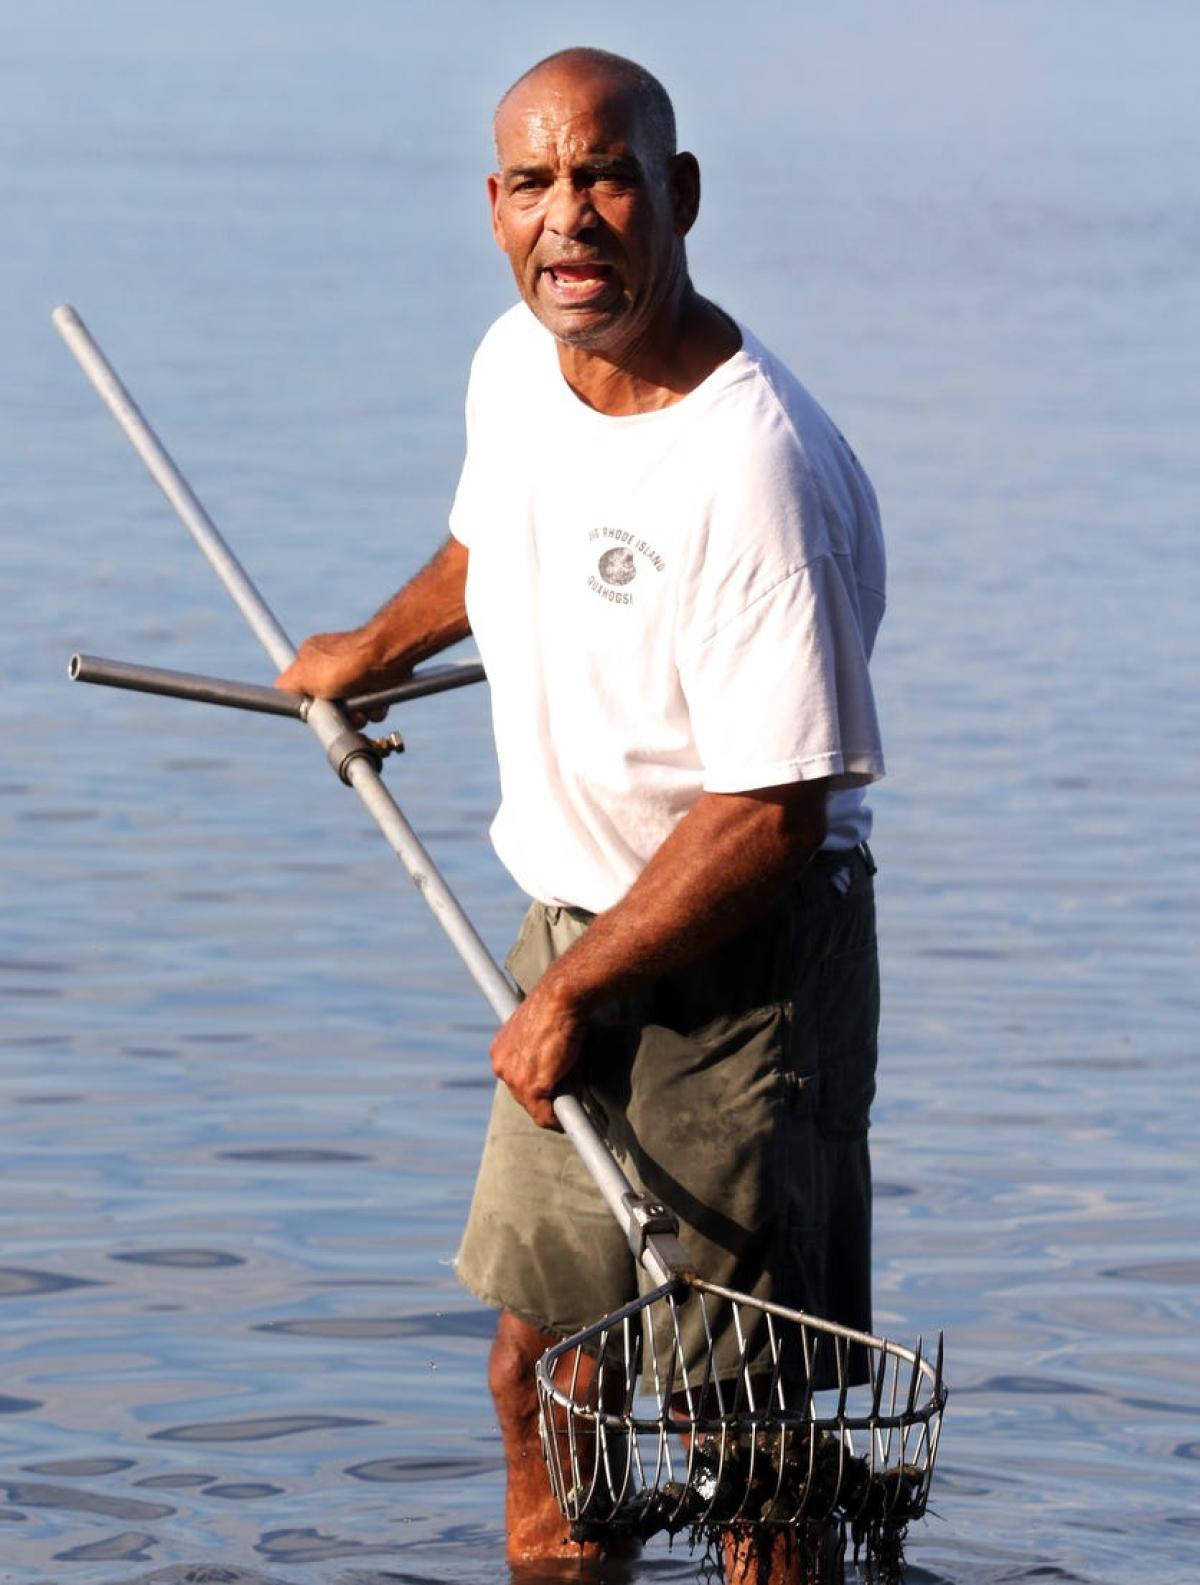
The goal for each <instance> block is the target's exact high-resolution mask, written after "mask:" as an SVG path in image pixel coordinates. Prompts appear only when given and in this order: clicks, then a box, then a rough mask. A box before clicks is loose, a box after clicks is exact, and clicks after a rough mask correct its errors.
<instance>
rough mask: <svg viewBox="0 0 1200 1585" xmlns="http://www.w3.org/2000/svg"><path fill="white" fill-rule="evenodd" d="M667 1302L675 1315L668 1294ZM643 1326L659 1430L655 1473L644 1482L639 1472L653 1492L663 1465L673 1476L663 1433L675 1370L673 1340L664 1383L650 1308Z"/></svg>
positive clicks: (668, 1441) (667, 1419) (669, 1409)
mask: <svg viewBox="0 0 1200 1585" xmlns="http://www.w3.org/2000/svg"><path fill="white" fill-rule="evenodd" d="M667 1303H668V1304H669V1305H670V1306H671V1308H672V1317H673V1316H674V1301H673V1300H672V1299H670V1298H669V1297H668V1299H667ZM643 1326H644V1331H645V1333H646V1334H648V1337H649V1344H650V1367H651V1371H652V1374H653V1379H654V1395H655V1397H656V1399H657V1400H658V1414H657V1416H656V1419H657V1422H658V1427H659V1431H658V1435H657V1436H656V1438H655V1454H654V1473H653V1476H652V1477H651V1478H650V1480H649V1481H647V1480H646V1473H645V1470H644V1469H643V1470H640V1471H639V1473H640V1475H641V1478H642V1481H643V1482H644V1483H645V1484H647V1485H649V1486H651V1487H652V1488H653V1489H654V1490H655V1491H657V1490H658V1487H659V1482H660V1481H661V1479H662V1473H663V1468H664V1466H665V1468H666V1471H667V1478H668V1479H669V1480H674V1478H675V1466H674V1463H673V1460H672V1456H671V1441H670V1437H669V1436H668V1435H667V1434H666V1432H667V1428H668V1427H669V1426H670V1423H671V1383H672V1381H673V1380H674V1373H675V1343H674V1342H672V1344H671V1356H670V1367H671V1368H670V1370H669V1371H668V1373H667V1376H666V1379H665V1382H664V1379H663V1374H662V1369H661V1366H660V1364H659V1357H658V1338H657V1337H656V1336H655V1330H654V1324H653V1318H652V1316H651V1315H650V1312H649V1311H647V1312H646V1314H645V1317H644V1322H643ZM673 1327H674V1329H675V1330H676V1331H677V1330H678V1324H677V1323H675V1322H674V1321H673Z"/></svg>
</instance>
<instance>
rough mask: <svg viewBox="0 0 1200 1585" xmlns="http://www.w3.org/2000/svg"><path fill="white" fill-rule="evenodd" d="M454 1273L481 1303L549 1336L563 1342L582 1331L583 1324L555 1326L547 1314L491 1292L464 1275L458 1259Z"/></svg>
mask: <svg viewBox="0 0 1200 1585" xmlns="http://www.w3.org/2000/svg"><path fill="white" fill-rule="evenodd" d="M454 1275H455V1276H456V1277H457V1278H458V1280H459V1282H461V1283H462V1285H463V1287H464V1288H465V1289H466V1290H467V1292H468V1293H471V1294H474V1296H475V1298H477V1299H478V1300H480V1302H481V1303H483V1304H486V1305H487V1306H488V1308H489V1309H492V1310H504V1311H506V1312H507V1313H508V1314H509V1315H513V1316H516V1318H517V1320H518V1321H524V1323H525V1325H526V1326H532V1327H533V1328H534V1330H535V1331H537V1332H544V1333H545V1334H546V1336H547V1337H553V1338H555V1339H556V1340H557V1341H559V1342H562V1340H563V1339H564V1338H568V1337H573V1336H574V1335H575V1333H576V1332H582V1331H583V1327H582V1326H554V1325H553V1324H552V1323H551V1322H550V1321H547V1320H546V1318H545V1316H542V1315H535V1314H534V1312H533V1311H532V1310H526V1309H523V1308H521V1307H519V1306H517V1305H513V1304H510V1303H509V1302H508V1300H507V1299H501V1298H498V1297H497V1296H496V1295H495V1294H494V1293H489V1292H488V1291H487V1289H486V1288H485V1287H484V1286H483V1285H482V1283H478V1282H473V1281H471V1280H470V1278H468V1277H467V1276H465V1275H464V1273H463V1270H462V1267H461V1266H460V1265H459V1263H458V1261H457V1260H455V1261H454Z"/></svg>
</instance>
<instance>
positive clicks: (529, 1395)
mask: <svg viewBox="0 0 1200 1585" xmlns="http://www.w3.org/2000/svg"><path fill="white" fill-rule="evenodd" d="M554 1341H555V1339H554V1338H552V1337H549V1336H547V1335H546V1334H545V1333H544V1332H539V1331H538V1330H537V1329H536V1327H532V1326H528V1325H527V1324H526V1323H525V1322H524V1321H519V1320H518V1319H517V1318H516V1316H515V1315H510V1314H509V1313H508V1311H507V1310H505V1311H502V1312H501V1315H500V1319H499V1321H498V1323H497V1325H496V1337H495V1340H494V1341H493V1343H492V1351H491V1354H490V1355H489V1357H488V1387H489V1388H490V1389H491V1394H492V1399H493V1401H494V1402H495V1405H496V1413H497V1414H498V1415H499V1417H500V1420H501V1423H502V1424H503V1423H505V1422H508V1423H512V1422H514V1421H518V1420H526V1419H530V1418H534V1417H536V1415H537V1388H536V1384H535V1381H534V1367H535V1366H536V1365H537V1362H538V1360H539V1359H540V1358H541V1356H542V1355H543V1354H544V1353H545V1351H546V1349H548V1348H549V1347H550V1345H551V1344H552V1343H553V1342H554Z"/></svg>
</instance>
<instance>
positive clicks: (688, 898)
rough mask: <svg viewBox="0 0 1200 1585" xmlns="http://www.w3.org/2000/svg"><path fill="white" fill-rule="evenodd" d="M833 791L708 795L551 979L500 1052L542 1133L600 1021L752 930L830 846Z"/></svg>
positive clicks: (507, 1076) (517, 1018) (496, 1056)
mask: <svg viewBox="0 0 1200 1585" xmlns="http://www.w3.org/2000/svg"><path fill="white" fill-rule="evenodd" d="M828 785H829V784H828V782H827V781H825V780H819V781H804V782H793V783H789V784H788V785H786V786H783V787H766V788H761V789H759V790H758V791H755V792H746V793H703V794H701V796H700V797H699V798H698V799H697V801H696V802H695V804H693V805H692V807H691V809H689V810H688V812H687V814H686V815H684V817H683V819H682V820H681V821H680V822H679V824H678V825H677V826H676V827H675V829H674V830H673V831H672V833H671V835H670V836H669V837H668V838H667V839H666V841H665V842H664V843H663V844H662V846H661V847H660V848H659V849H658V851H657V852H656V853H655V854H654V855H653V857H652V858H651V859H650V862H649V863H648V864H647V865H646V867H645V869H644V870H643V871H642V873H641V874H640V875H639V876H638V878H637V880H636V881H635V882H634V883H633V885H632V886H631V887H630V889H629V891H628V892H627V893H626V894H625V896H624V897H623V898H622V899H621V901H620V902H619V903H617V904H616V905H615V907H613V908H610V909H608V910H607V911H606V912H605V913H602V914H599V915H598V916H597V917H596V919H595V920H594V921H593V922H592V924H591V925H589V927H588V929H587V931H586V932H585V934H584V935H583V936H582V937H581V938H580V939H579V940H578V941H577V942H576V943H575V945H574V946H573V947H571V948H570V950H569V951H567V952H565V953H564V954H563V956H562V957H561V958H559V959H557V960H556V961H555V962H554V963H553V964H551V966H550V967H549V968H548V969H547V970H546V972H545V974H544V975H543V976H542V978H541V979H540V980H539V981H538V983H537V985H536V986H535V987H534V989H533V991H532V992H531V993H530V995H529V996H528V997H527V998H526V999H525V1001H523V1002H522V1003H521V1005H520V1007H518V1009H517V1011H516V1012H515V1013H514V1014H513V1015H512V1017H511V1018H510V1019H509V1020H508V1022H507V1023H506V1024H505V1025H504V1027H503V1028H502V1029H501V1030H500V1032H499V1034H498V1035H497V1036H496V1038H495V1040H494V1041H493V1042H492V1070H493V1072H494V1073H495V1074H496V1076H497V1078H499V1079H502V1080H503V1081H504V1083H505V1084H507V1086H508V1088H509V1089H510V1090H511V1091H512V1093H513V1095H514V1096H515V1097H516V1099H517V1100H518V1101H519V1102H520V1103H521V1105H522V1106H523V1107H524V1108H525V1110H526V1111H527V1112H528V1113H529V1115H530V1116H531V1117H532V1118H533V1120H534V1122H535V1123H537V1124H539V1125H540V1126H541V1127H543V1128H555V1127H557V1126H558V1125H557V1124H556V1122H555V1119H554V1112H553V1109H552V1107H551V1104H550V1103H551V1100H552V1099H553V1097H554V1095H555V1094H557V1093H558V1091H559V1090H560V1089H561V1088H562V1084H563V1080H564V1079H565V1078H566V1076H567V1075H568V1074H569V1073H570V1071H571V1069H572V1068H573V1067H574V1066H575V1064H576V1062H577V1061H578V1060H579V1055H580V1052H581V1050H582V1047H583V1037H584V1031H585V1028H586V1022H587V1015H588V1012H589V1011H590V1010H591V1009H592V1008H594V1007H596V1006H598V1005H600V1004H601V1003H603V1002H606V1001H609V1000H610V999H611V998H612V997H614V996H617V995H618V994H620V992H622V991H624V990H627V989H629V988H630V987H631V986H633V985H636V984H638V983H641V982H644V981H646V980H650V979H655V978H657V977H659V976H660V975H663V974H669V973H670V972H671V971H672V970H674V969H678V968H681V967H683V965H685V964H687V963H689V962H691V961H693V960H694V959H695V958H697V957H699V956H700V955H701V954H702V953H704V952H706V951H707V950H708V949H709V948H711V947H714V946H716V945H718V944H719V943H720V942H721V941H723V940H725V939H727V938H728V937H730V936H732V935H735V934H736V933H737V931H738V930H739V929H740V928H741V927H742V926H744V925H746V924H749V923H750V921H751V920H752V919H753V918H754V917H755V915H756V914H758V913H761V912H762V910H763V909H764V908H765V907H766V906H767V904H768V903H769V902H770V901H771V899H772V897H773V896H774V895H775V894H776V893H777V892H778V891H779V890H780V888H781V887H782V886H783V885H784V884H785V883H786V881H787V879H788V877H789V876H792V875H796V874H798V873H799V872H800V870H801V869H803V867H804V865H805V864H807V863H808V861H809V859H811V858H812V856H813V854H814V853H815V852H816V851H817V849H818V848H819V847H820V846H821V843H822V841H823V840H824V836H825V797H826V792H827V790H828Z"/></svg>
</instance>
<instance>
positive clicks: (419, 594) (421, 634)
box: [359, 539, 471, 678]
mask: <svg viewBox="0 0 1200 1585" xmlns="http://www.w3.org/2000/svg"><path fill="white" fill-rule="evenodd" d="M466 586H467V549H466V546H465V545H460V544H459V542H458V540H456V539H447V540H446V542H445V544H444V545H442V547H441V548H440V550H438V551H437V552H436V554H435V555H434V556H433V557H432V558H431V559H430V560H429V561H428V562H426V564H425V566H424V567H422V568H421V570H420V572H418V573H416V574H415V575H414V576H413V577H412V578H410V579H409V581H408V582H407V583H406V584H405V585H404V587H403V588H402V589H400V590H399V591H398V592H397V593H396V594H394V595H393V596H392V598H391V599H390V600H389V601H388V602H387V604H386V605H383V606H381V607H380V608H379V610H378V611H377V612H376V613H375V615H374V616H373V617H372V618H371V619H370V621H369V622H364V623H363V625H362V627H361V628H360V629H359V632H360V634H361V635H362V640H363V643H364V647H365V648H366V649H367V651H368V653H369V654H370V656H371V659H372V662H373V664H374V665H375V667H377V668H378V669H380V670H384V671H386V672H387V673H388V675H389V678H391V677H402V676H404V675H405V674H406V673H407V672H409V671H411V670H412V668H413V667H414V666H415V665H417V664H418V662H419V661H423V660H427V659H428V658H429V657H430V656H431V655H436V654H438V652H439V651H441V650H443V649H446V648H447V647H448V646H449V645H451V644H455V643H457V642H458V640H459V639H460V638H465V637H466V636H467V634H468V633H469V632H470V631H471V628H470V624H469V623H468V621H467V605H466Z"/></svg>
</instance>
